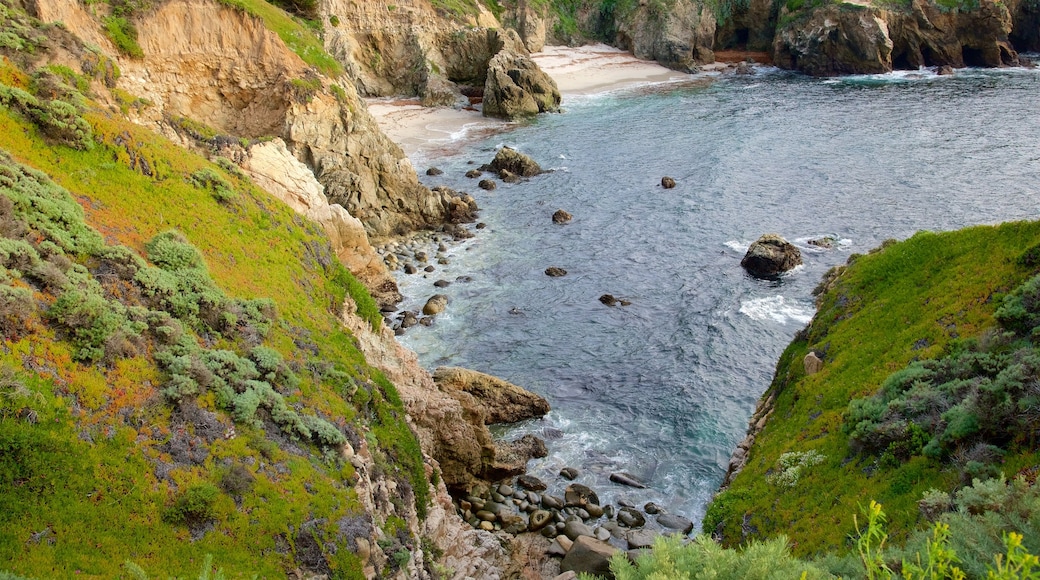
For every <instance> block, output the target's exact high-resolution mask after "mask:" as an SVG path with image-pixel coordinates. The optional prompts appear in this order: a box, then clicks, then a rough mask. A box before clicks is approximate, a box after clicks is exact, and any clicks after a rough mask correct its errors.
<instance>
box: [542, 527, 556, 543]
mask: <svg viewBox="0 0 1040 580" xmlns="http://www.w3.org/2000/svg"><path fill="white" fill-rule="evenodd" d="M541 533H542V535H543V536H545V537H546V538H549V539H550V540H551V539H553V538H555V537H556V536H558V535H559V534H560V532H559V531H557V529H556V526H545V527H544V528H542V532H541Z"/></svg>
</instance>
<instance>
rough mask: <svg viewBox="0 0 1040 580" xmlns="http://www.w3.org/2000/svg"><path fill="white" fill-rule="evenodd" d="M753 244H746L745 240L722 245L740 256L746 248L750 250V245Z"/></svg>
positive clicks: (731, 241)
mask: <svg viewBox="0 0 1040 580" xmlns="http://www.w3.org/2000/svg"><path fill="white" fill-rule="evenodd" d="M753 243H754V242H748V241H746V240H729V241H727V242H726V243H725V244H723V245H725V246H726V247H727V248H729V249H731V250H733V251H734V252H740V253H741V254H743V253H746V252H747V251H748V248H750V247H751V244H753Z"/></svg>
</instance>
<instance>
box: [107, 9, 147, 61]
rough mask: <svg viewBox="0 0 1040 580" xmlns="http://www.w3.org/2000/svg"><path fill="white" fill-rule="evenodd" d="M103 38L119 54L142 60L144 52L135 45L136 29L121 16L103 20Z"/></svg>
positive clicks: (139, 46) (138, 45)
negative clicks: (106, 38) (106, 39)
mask: <svg viewBox="0 0 1040 580" xmlns="http://www.w3.org/2000/svg"><path fill="white" fill-rule="evenodd" d="M103 24H104V30H105V36H107V37H108V39H109V40H111V41H112V44H114V45H116V48H117V49H119V52H121V53H123V54H125V55H127V56H129V57H131V58H144V51H143V50H141V45H140V44H138V43H137V28H136V27H134V25H133V23H131V22H130V21H129V20H127V19H126V18H124V17H122V16H109V17H107V18H105V19H104V21H103Z"/></svg>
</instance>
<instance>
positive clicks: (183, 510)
mask: <svg viewBox="0 0 1040 580" xmlns="http://www.w3.org/2000/svg"><path fill="white" fill-rule="evenodd" d="M219 496H220V490H219V489H217V488H216V486H214V485H213V484H211V483H206V482H203V483H197V484H195V485H192V486H190V487H188V488H187V489H185V490H184V491H183V492H181V494H180V495H179V496H178V497H177V500H176V501H174V503H173V505H172V506H170V507H169V508H167V509H166V511H165V512H164V513H163V520H165V521H167V522H169V523H171V524H184V525H187V526H190V527H194V526H198V525H201V524H203V523H205V522H206V521H208V520H211V519H213V517H214V514H215V509H214V504H216V501H217V498H218V497H219Z"/></svg>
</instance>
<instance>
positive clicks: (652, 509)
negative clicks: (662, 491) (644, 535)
mask: <svg viewBox="0 0 1040 580" xmlns="http://www.w3.org/2000/svg"><path fill="white" fill-rule="evenodd" d="M643 511H644V512H646V513H648V514H650V515H654V514H659V513H661V506H659V505H657V504H656V503H654V502H652V501H648V502H646V505H644V506H643Z"/></svg>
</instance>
